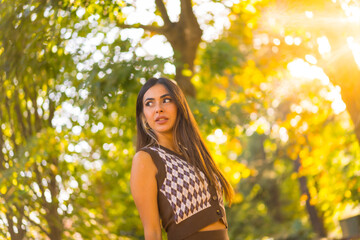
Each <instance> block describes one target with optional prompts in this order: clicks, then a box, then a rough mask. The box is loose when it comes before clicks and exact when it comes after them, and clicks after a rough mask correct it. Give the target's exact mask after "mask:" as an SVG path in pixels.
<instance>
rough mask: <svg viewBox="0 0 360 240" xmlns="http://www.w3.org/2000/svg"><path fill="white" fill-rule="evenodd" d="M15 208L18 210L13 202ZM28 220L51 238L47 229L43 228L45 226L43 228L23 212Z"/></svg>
mask: <svg viewBox="0 0 360 240" xmlns="http://www.w3.org/2000/svg"><path fill="white" fill-rule="evenodd" d="M15 207H16V209H18V211H19V210H20V209H19V207H18V206H17V205H16V204H15ZM22 215H23V216H24V217H25V218H26V219H27V220H28V221H29V222H31V223H32V224H34V225H35V226H37V227H38V228H40V230H41V231H43V232H44V233H45V234H46V235H47V236H48V237H49V238H50V239H51V235H50V233H49V232H48V231H46V230H45V228H43V227H42V226H41V225H40V224H38V223H36V222H34V221H33V220H32V219H31V218H30V217H28V216H27V215H26V214H25V213H23V214H22Z"/></svg>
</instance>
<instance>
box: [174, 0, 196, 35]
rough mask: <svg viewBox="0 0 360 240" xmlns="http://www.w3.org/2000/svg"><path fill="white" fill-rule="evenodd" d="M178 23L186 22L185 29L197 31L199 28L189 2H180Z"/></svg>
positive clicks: (189, 0) (183, 0) (184, 0)
mask: <svg viewBox="0 0 360 240" xmlns="http://www.w3.org/2000/svg"><path fill="white" fill-rule="evenodd" d="M180 3H181V13H180V20H179V21H180V22H181V21H184V22H187V27H190V28H192V29H196V30H198V28H200V26H199V23H198V21H197V18H196V16H195V14H194V11H193V8H192V3H191V0H181V1H180Z"/></svg>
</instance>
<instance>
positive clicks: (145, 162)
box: [132, 150, 155, 170]
mask: <svg viewBox="0 0 360 240" xmlns="http://www.w3.org/2000/svg"><path fill="white" fill-rule="evenodd" d="M132 165H133V167H144V168H146V167H149V168H153V169H154V167H155V164H154V162H153V159H152V157H151V155H150V154H149V153H148V152H145V151H142V150H140V151H138V152H136V153H135V155H134V157H133V162H132ZM149 170H150V169H149Z"/></svg>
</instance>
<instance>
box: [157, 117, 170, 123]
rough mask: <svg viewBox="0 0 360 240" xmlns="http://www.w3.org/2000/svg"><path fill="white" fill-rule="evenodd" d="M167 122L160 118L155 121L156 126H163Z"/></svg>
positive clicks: (165, 119)
mask: <svg viewBox="0 0 360 240" xmlns="http://www.w3.org/2000/svg"><path fill="white" fill-rule="evenodd" d="M167 121H168V119H167V118H160V119H158V120H156V121H155V122H156V123H157V124H164V123H166V122H167Z"/></svg>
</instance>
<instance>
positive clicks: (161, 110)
mask: <svg viewBox="0 0 360 240" xmlns="http://www.w3.org/2000/svg"><path fill="white" fill-rule="evenodd" d="M155 111H156V112H157V113H158V112H163V107H162V105H161V103H158V104H156V108H155Z"/></svg>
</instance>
